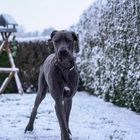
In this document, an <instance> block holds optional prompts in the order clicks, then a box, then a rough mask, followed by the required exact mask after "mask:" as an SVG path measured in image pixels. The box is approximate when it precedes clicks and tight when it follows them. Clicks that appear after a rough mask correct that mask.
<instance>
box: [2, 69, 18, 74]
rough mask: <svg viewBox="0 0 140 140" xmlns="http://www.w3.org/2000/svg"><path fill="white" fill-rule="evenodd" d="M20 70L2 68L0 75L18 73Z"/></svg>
mask: <svg viewBox="0 0 140 140" xmlns="http://www.w3.org/2000/svg"><path fill="white" fill-rule="evenodd" d="M17 71H19V69H18V68H0V73H9V72H17Z"/></svg>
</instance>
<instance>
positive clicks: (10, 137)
mask: <svg viewBox="0 0 140 140" xmlns="http://www.w3.org/2000/svg"><path fill="white" fill-rule="evenodd" d="M34 99H35V94H32V95H23V96H20V95H17V94H16V95H15V94H11V95H10V94H8V95H2V96H0V140H60V137H59V135H60V134H59V133H60V132H59V126H58V122H57V118H56V116H55V113H54V107H53V106H54V102H53V100H52V98H51V97H50V95H49V94H48V95H47V97H46V98H45V100H44V101H43V102H42V104H41V106H40V108H39V110H38V115H37V119H36V122H35V128H34V131H33V132H31V133H27V134H24V128H25V126H26V124H27V121H28V117H29V114H30V112H31V109H32V106H33V102H34ZM70 128H71V131H72V134H73V140H140V115H137V114H136V113H134V112H132V111H129V110H128V109H125V108H119V107H116V106H114V105H112V104H111V103H107V102H104V101H103V100H101V99H98V98H96V97H93V96H89V95H87V94H84V93H83V92H82V93H81V92H78V93H77V95H76V96H75V97H74V102H73V109H72V112H71V118H70Z"/></svg>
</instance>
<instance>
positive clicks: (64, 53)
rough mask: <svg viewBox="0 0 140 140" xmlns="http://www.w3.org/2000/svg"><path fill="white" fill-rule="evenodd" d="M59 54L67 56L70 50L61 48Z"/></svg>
mask: <svg viewBox="0 0 140 140" xmlns="http://www.w3.org/2000/svg"><path fill="white" fill-rule="evenodd" d="M59 55H60V56H67V55H68V51H67V50H65V49H63V50H60V51H59Z"/></svg>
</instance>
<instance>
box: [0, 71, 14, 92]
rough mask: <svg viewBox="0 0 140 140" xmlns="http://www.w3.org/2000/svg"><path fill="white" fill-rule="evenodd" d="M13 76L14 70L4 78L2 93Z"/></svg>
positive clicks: (0, 88)
mask: <svg viewBox="0 0 140 140" xmlns="http://www.w3.org/2000/svg"><path fill="white" fill-rule="evenodd" d="M13 76H14V72H10V74H9V76H8V77H7V78H6V79H5V80H4V82H3V84H2V85H1V87H0V94H2V93H3V92H4V90H5V88H6V87H7V85H8V83H9V82H10V80H11V79H12V77H13Z"/></svg>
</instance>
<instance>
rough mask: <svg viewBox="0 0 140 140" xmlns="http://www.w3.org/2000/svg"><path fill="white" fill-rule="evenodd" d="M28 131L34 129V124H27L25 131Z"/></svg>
mask: <svg viewBox="0 0 140 140" xmlns="http://www.w3.org/2000/svg"><path fill="white" fill-rule="evenodd" d="M27 131H33V126H31V125H27V126H26V128H25V133H26V132H27Z"/></svg>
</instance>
